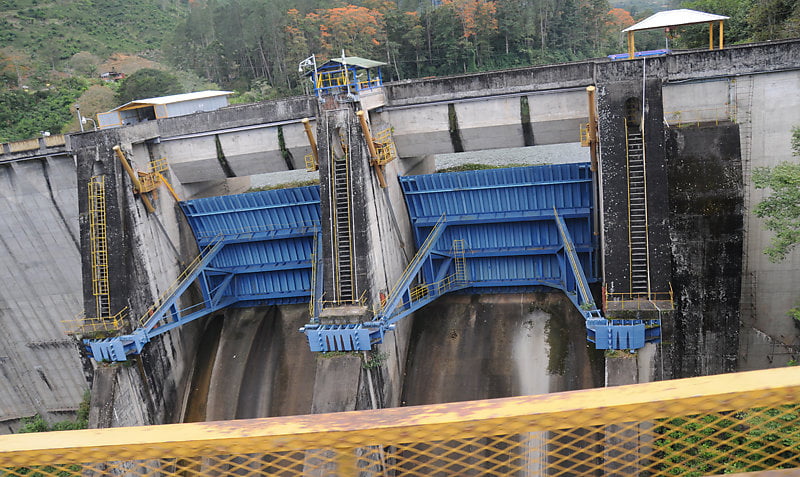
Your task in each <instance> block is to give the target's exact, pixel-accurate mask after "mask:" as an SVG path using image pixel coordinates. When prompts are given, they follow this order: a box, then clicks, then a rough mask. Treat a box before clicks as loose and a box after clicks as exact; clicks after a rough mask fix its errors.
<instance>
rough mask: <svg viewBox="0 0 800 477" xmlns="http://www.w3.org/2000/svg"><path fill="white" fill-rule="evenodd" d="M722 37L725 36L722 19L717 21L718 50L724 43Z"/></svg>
mask: <svg viewBox="0 0 800 477" xmlns="http://www.w3.org/2000/svg"><path fill="white" fill-rule="evenodd" d="M724 37H725V30H724V27H723V26H722V20H720V21H719V49H720V50H721V49H722V45H723V43H724V42H723V38H724Z"/></svg>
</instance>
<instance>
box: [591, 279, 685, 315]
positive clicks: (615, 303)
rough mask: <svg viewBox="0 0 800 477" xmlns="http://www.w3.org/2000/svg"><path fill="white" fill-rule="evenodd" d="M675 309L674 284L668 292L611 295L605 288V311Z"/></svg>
mask: <svg viewBox="0 0 800 477" xmlns="http://www.w3.org/2000/svg"><path fill="white" fill-rule="evenodd" d="M674 309H675V294H674V292H673V290H672V284H671V283H670V285H669V291H666V292H621V293H610V292H608V291H607V290H606V288H605V287H603V310H609V311H612V310H617V311H621V310H656V311H671V310H674Z"/></svg>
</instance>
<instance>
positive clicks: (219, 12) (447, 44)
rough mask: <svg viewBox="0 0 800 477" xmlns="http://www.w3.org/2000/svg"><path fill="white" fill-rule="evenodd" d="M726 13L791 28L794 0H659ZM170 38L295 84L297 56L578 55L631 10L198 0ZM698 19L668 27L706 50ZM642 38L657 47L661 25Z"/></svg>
mask: <svg viewBox="0 0 800 477" xmlns="http://www.w3.org/2000/svg"><path fill="white" fill-rule="evenodd" d="M681 6H682V7H685V8H693V9H697V10H702V11H708V12H713V13H718V14H723V15H728V16H730V17H731V20H730V21H729V22H728V25H726V38H727V40H728V41H729V42H731V43H736V42H744V41H749V40H759V39H768V38H770V39H771V38H780V37H787V36H796V35H797V33H798V26H799V25H800V22H798V20H800V1H797V0H785V1H784V0H780V1H777V0H697V1H693V2H684V3H683V4H682V5H678V4H675V2H671V3H670V2H667V3H666V4H665V5H664V8H670V7H676V8H677V7H681ZM190 7H191V8H190V11H189V14H188V16H187V18H186V19H185V20H184V22H183V23H182V24H181V25H180V26H179V27H178V28H177V29H176V31H175V33H174V34H173V35H172V36H171V37H170V38H168V39H167V41H166V43H165V54H166V55H167V58H168V59H169V61H170V62H171V63H172V64H174V65H177V66H179V67H180V68H183V69H187V70H192V71H194V72H195V73H197V74H199V75H200V76H202V77H204V78H206V79H208V80H210V81H214V82H216V83H218V84H221V85H227V86H230V87H232V88H234V89H242V88H249V87H251V86H252V85H253V84H254V83H258V84H261V85H262V87H263V86H264V85H267V86H269V87H270V88H272V89H274V90H275V91H273V94H276V95H277V94H288V93H291V92H295V93H296V92H298V91H299V90H298V81H299V76H298V74H297V65H298V63H299V62H300V61H302V60H303V59H304V58H306V57H308V56H309V55H310V54H312V53H314V54H316V55H317V56H318V57H320V58H323V59H326V58H331V57H335V56H340V55H341V52H342V50H344V51H345V53H346V54H347V55H350V56H362V57H366V58H370V59H374V60H380V61H384V62H386V63H388V65H389V66H388V68H385V74H387V73H388V79H390V80H396V79H407V78H419V77H426V76H438V75H451V74H458V73H467V72H472V71H481V70H492V69H501V68H513V67H518V66H527V65H536V64H545V63H558V62H565V61H574V60H580V59H585V58H590V57H598V56H605V55H607V54H610V53H618V52H621V51H624V50H625V44H624V39H623V37H622V35H621V34H620V30H622V29H624V28H625V27H627V26H630V25H632V24H633V23H634V22H635V21H637V20H638V19H640V18H641V17H644V16H647V15H649V14H651V13H652V12H651V11H643V12H641V16H640V17H639V18H634V17H633V16H632V15H631V14H630V12H628V11H627V10H624V9H622V8H612V7H611V5H610V4H609V2H608V0H495V1H489V0H428V1H424V0H416V1H415V0H398V1H396V2H395V1H390V0H365V1H359V2H352V3H349V4H345V3H342V2H336V1H330V0H329V1H326V0H302V1H299V2H298V1H288V0H273V1H271V2H269V4H267V3H265V2H264V1H262V0H194V1H192V2H191V5H190ZM705 32H706V30H704V29H702V27H695V28H685V29H683V31H678V32H673V38H671V42H670V45H671V47H674V48H693V47H701V46H703V45H704V44H705V42H707V41H708V40H707V33H705ZM649 33H650V34H647V33H645V34H643V35H641V38H638V36H637V47H639V48H640V49H648V48H661V47H663V45H664V42H665V40H664V33H663V32H649Z"/></svg>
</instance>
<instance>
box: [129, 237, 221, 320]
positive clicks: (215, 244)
mask: <svg viewBox="0 0 800 477" xmlns="http://www.w3.org/2000/svg"><path fill="white" fill-rule="evenodd" d="M222 246H223V236H222V235H221V234H220V235H217V236H216V237H215V238H214V239H213V240H212V241H211V243H209V244H208V245H207V246H206V247H205V248H204V249H203V250H202V251H201V252H200V253H199V254H198V255H197V256H196V257H195V258H194V260H192V261H191V263H189V265H187V266H186V268H185V269H184V270H183V272H181V274H180V275H178V278H176V279H175V281H174V282H172V284H171V285H170V286H168V287H167V289H166V290H164V292H163V293H162V294H161V295H160V296H159V297H158V298H157V299H156V301H155V302H154V303H153V304H152V305H151V306H150V308H148V309H147V311H145V312H144V314H143V315H142V316H141V317H140V318H139V325H141V326H146V325H148V324H149V323H148V322H149V321H150V318H151V317H152V316H153V315H154V314H155V312H156V311H157V310H158V308H159V307H160V306H161V305H162V304H164V303H165V302H166V301H167V299H169V298H170V297H171V296H172V294H173V293H175V291H176V290H178V289H179V288H181V287H182V286H183V285H185V283H184V282H186V280H190V279H192V276H193V274H194V272H195V271H197V269H198V267H200V265H201V264H202V262H203V259H204V258H205V257H206V255H209V254H211V253H214V252H215V251H216V250H217V249H219V248H220V247H222Z"/></svg>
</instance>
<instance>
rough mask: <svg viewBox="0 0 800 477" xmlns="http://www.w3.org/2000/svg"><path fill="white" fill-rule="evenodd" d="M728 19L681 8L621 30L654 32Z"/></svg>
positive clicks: (650, 17)
mask: <svg viewBox="0 0 800 477" xmlns="http://www.w3.org/2000/svg"><path fill="white" fill-rule="evenodd" d="M729 18H730V17H726V16H724V15H715V14H713V13H706V12H700V11H697V10H689V9H688V8H682V9H680V10H667V11H664V12H658V13H656V14H653V15H650V16H649V17H647V18H645V19H644V20H642V21H640V22H639V23H636V24H634V25H631V26H629V27H628V28H626V29H624V30H622V31H623V33H624V32H629V31H640V30H654V29H656V28H670V27H674V26H681V25H695V24H697V23H710V22H716V21H722V20H728V19H729Z"/></svg>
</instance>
